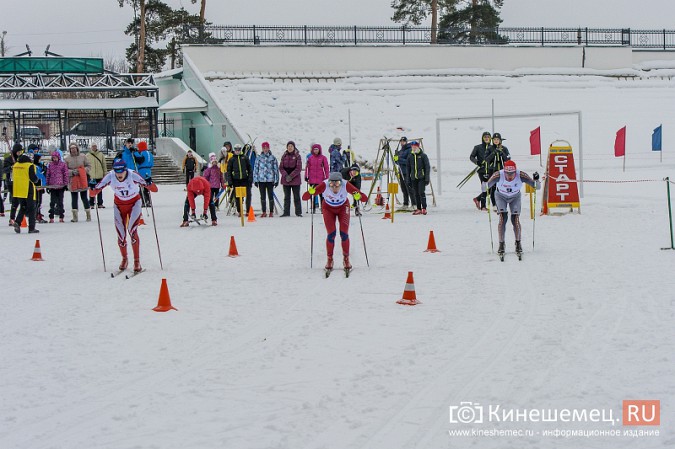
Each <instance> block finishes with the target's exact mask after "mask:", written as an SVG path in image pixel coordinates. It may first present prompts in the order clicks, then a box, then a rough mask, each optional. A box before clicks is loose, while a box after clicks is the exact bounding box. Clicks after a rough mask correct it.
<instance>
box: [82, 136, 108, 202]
mask: <svg viewBox="0 0 675 449" xmlns="http://www.w3.org/2000/svg"><path fill="white" fill-rule="evenodd" d="M86 157H87V160H88V161H89V165H90V169H89V187H94V186H95V185H96V184H98V183H99V182H100V181H101V179H103V177H104V176H105V175H106V173H107V172H108V170H107V167H106V165H105V155H104V154H103V153H101V152H100V151H98V145H97V144H95V143H92V144H91V147H90V150H89V153H87V154H86ZM94 200H96V203H97V204H98V208H99V209H103V208H104V206H103V193H102V192H99V193H98V195H97V196H96V198H94V199H92V203H93V202H94ZM91 206H92V207H93V206H94V205H93V204H92V205H91Z"/></svg>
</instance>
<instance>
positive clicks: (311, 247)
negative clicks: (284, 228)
mask: <svg viewBox="0 0 675 449" xmlns="http://www.w3.org/2000/svg"><path fill="white" fill-rule="evenodd" d="M311 201H312V204H314V195H312V196H311ZM311 215H312V236H311V237H310V239H309V268H314V208H313V207H312V212H311Z"/></svg>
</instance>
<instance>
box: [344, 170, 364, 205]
mask: <svg viewBox="0 0 675 449" xmlns="http://www.w3.org/2000/svg"><path fill="white" fill-rule="evenodd" d="M341 174H342V179H344V180H345V181H349V183H350V184H351V185H353V186H354V187H356V188H357V189H359V190H361V169H360V168H359V166H358V164H356V163H354V164H352V166H351V167H346V168H343V169H342V172H341ZM352 205H353V207H354V215H356V216H357V217H360V216H361V209H360V208H359V201H357V200H356V198H355V199H354V201H353V203H352Z"/></svg>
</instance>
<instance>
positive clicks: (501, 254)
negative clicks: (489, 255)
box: [497, 242, 506, 262]
mask: <svg viewBox="0 0 675 449" xmlns="http://www.w3.org/2000/svg"><path fill="white" fill-rule="evenodd" d="M505 252H506V249H505V247H504V242H499V249H498V250H497V255H498V256H499V260H501V261H502V262H504V253H505Z"/></svg>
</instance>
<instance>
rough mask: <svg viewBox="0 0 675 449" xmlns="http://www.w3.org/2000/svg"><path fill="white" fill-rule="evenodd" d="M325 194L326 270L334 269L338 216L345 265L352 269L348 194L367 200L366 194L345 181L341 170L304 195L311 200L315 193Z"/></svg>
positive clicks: (304, 198) (303, 197)
mask: <svg viewBox="0 0 675 449" xmlns="http://www.w3.org/2000/svg"><path fill="white" fill-rule="evenodd" d="M320 194H323V208H322V212H321V213H322V215H323V223H324V224H325V225H326V232H327V233H328V235H327V236H326V252H327V254H328V261H327V262H326V270H332V269H333V248H334V247H335V237H336V235H337V234H336V226H335V219H336V218H337V220H338V224H339V226H340V239H342V256H343V264H344V265H343V266H344V268H345V269H346V270H351V268H352V264H351V263H349V197H347V194H352V195H354V199H355V200H357V201H358V200H361V201H362V202H364V203H365V202H366V200H367V198H366V195H365V194H364V193H363V192H361V191H360V190H359V189H357V188H356V187H354V186H353V185H352V184H351V183H350V182H348V181H344V180H343V179H342V175H341V174H340V173H339V172H333V173H331V174H330V176H329V177H328V179H326V180H325V181H323V182H322V183H320V184H319V185H317V186H316V188H315V187H310V188H309V190H307V191H306V192H305V193H304V194H303V195H302V199H303V200H304V201H307V200H309V199H310V198H311V197H312V196H314V195H320Z"/></svg>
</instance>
